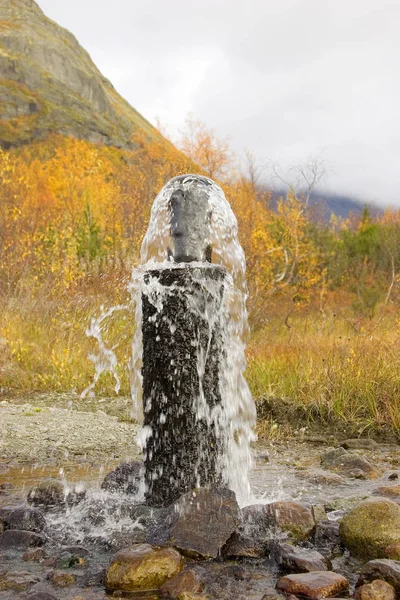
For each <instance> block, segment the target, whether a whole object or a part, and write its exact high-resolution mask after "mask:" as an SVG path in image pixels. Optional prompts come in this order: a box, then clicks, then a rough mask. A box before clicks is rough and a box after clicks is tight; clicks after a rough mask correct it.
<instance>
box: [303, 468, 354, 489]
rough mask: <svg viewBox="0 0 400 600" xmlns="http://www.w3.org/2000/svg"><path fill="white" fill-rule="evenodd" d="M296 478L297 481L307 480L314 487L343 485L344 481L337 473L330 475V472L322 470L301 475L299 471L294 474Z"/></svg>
mask: <svg viewBox="0 0 400 600" xmlns="http://www.w3.org/2000/svg"><path fill="white" fill-rule="evenodd" d="M296 477H298V478H299V479H307V481H309V482H310V483H313V484H314V485H343V484H344V483H345V479H344V478H343V477H342V476H341V475H338V474H337V473H331V472H330V471H324V470H323V469H316V470H315V471H313V472H311V473H309V472H305V473H302V472H301V471H300V472H298V473H296Z"/></svg>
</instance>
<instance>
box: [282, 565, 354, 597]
mask: <svg viewBox="0 0 400 600" xmlns="http://www.w3.org/2000/svg"><path fill="white" fill-rule="evenodd" d="M348 587H349V582H348V580H347V579H346V577H343V575H339V574H338V573H333V572H332V571H314V572H313V573H301V574H300V575H285V577H281V579H279V581H278V583H277V588H278V589H279V590H282V591H283V592H285V593H286V594H301V595H302V596H306V598H313V599H318V598H327V597H329V596H336V595H337V594H338V593H339V592H343V591H345V590H347V589H348Z"/></svg>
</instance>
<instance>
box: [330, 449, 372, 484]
mask: <svg viewBox="0 0 400 600" xmlns="http://www.w3.org/2000/svg"><path fill="white" fill-rule="evenodd" d="M339 450H342V451H343V452H342V453H340V452H338V451H339ZM323 465H324V466H325V467H326V468H327V469H329V470H331V471H333V472H334V473H338V474H339V475H343V476H345V477H351V478H354V479H377V478H378V477H380V476H381V475H382V472H381V471H380V469H379V468H378V467H377V466H376V465H374V464H373V463H372V462H371V461H369V460H368V459H367V458H365V457H364V456H358V454H352V453H350V452H346V450H344V448H337V449H336V455H333V453H331V455H330V457H328V458H326V455H325V459H324V462H323Z"/></svg>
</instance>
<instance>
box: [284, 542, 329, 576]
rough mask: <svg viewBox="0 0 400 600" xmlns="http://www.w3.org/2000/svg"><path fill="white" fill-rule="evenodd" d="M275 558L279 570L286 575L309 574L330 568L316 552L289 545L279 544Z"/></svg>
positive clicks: (327, 561) (327, 562)
mask: <svg viewBox="0 0 400 600" xmlns="http://www.w3.org/2000/svg"><path fill="white" fill-rule="evenodd" d="M275 556H276V560H277V562H278V564H279V568H280V569H281V570H282V571H284V572H287V573H310V572H312V571H328V570H329V569H331V568H332V565H331V564H330V561H329V560H328V559H326V558H324V557H323V556H322V554H320V553H319V552H317V551H316V550H308V549H305V548H298V547H297V546H292V545H291V544H283V543H280V544H279V545H278V546H277V549H276V553H275Z"/></svg>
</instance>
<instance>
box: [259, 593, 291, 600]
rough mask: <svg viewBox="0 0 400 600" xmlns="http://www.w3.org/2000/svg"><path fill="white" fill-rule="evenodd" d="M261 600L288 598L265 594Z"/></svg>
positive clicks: (283, 599)
mask: <svg viewBox="0 0 400 600" xmlns="http://www.w3.org/2000/svg"><path fill="white" fill-rule="evenodd" d="M261 600H288V596H286V597H285V596H282V595H281V594H278V593H276V594H264V596H263V597H262V598H261Z"/></svg>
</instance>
